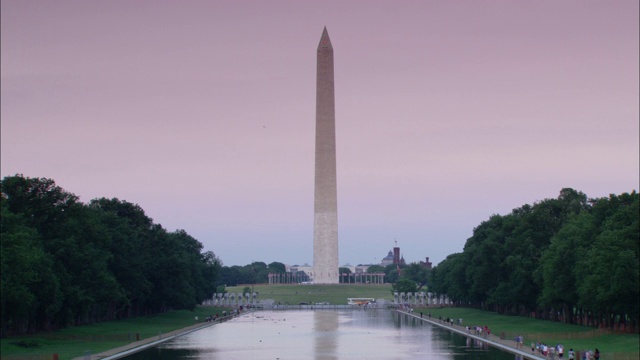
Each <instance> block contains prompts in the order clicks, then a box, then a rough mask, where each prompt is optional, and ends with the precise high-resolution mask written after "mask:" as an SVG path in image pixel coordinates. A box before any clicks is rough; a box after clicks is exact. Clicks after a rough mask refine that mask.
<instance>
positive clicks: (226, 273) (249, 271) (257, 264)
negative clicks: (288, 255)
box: [218, 261, 286, 292]
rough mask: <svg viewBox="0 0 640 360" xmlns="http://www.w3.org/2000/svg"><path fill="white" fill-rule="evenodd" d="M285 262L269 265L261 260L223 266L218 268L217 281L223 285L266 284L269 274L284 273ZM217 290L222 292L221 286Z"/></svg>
mask: <svg viewBox="0 0 640 360" xmlns="http://www.w3.org/2000/svg"><path fill="white" fill-rule="evenodd" d="M285 272H286V266H285V264H283V263H281V262H272V263H270V264H269V265H267V264H266V263H264V262H262V261H254V262H252V263H251V264H248V265H244V266H239V265H233V266H223V267H222V268H221V269H220V279H219V281H218V282H219V283H220V284H221V285H223V286H238V285H243V284H266V283H268V282H269V274H270V273H273V274H284V273H285ZM218 292H224V291H223V290H222V288H220V289H219V290H218Z"/></svg>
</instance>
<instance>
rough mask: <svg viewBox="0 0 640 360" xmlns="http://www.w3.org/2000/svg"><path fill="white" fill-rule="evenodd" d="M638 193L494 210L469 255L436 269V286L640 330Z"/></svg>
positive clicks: (567, 195)
mask: <svg viewBox="0 0 640 360" xmlns="http://www.w3.org/2000/svg"><path fill="white" fill-rule="evenodd" d="M639 218H640V210H639V196H638V194H637V193H636V192H635V191H634V192H632V193H623V194H621V195H610V196H609V197H608V198H598V199H587V196H586V195H585V194H583V193H581V192H578V191H575V190H573V189H563V190H562V191H561V192H560V195H559V196H558V198H556V199H546V200H543V201H540V202H538V203H535V204H534V205H524V206H522V207H520V208H517V209H514V210H513V211H512V212H511V213H510V214H508V215H504V216H502V215H493V216H491V217H490V218H489V220H487V221H484V222H483V223H481V224H480V225H479V226H478V227H476V228H475V229H474V231H473V235H472V236H471V238H469V239H468V240H467V242H466V244H465V246H464V250H463V252H462V253H457V254H452V255H450V256H448V257H447V258H446V259H445V260H444V261H442V262H441V263H440V264H438V265H437V266H436V267H435V268H434V269H433V270H432V272H431V275H430V285H431V286H430V291H432V292H435V293H437V294H446V295H448V296H449V298H450V299H452V300H453V301H455V303H456V304H458V305H462V306H472V307H477V308H481V309H486V310H492V311H496V312H498V313H503V314H514V315H525V316H535V317H537V318H541V319H549V320H555V321H562V322H566V323H577V324H582V325H587V326H598V327H609V328H618V327H623V328H625V329H626V330H627V331H637V329H638V328H637V325H638V316H639V315H640V314H639V308H640V306H639V305H640V301H639V288H640V284H639V278H640V274H639V264H640V258H639V250H640V226H639Z"/></svg>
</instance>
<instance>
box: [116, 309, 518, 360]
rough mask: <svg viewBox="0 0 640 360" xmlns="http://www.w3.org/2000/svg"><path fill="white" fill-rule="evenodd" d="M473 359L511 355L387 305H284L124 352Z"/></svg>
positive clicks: (144, 355) (165, 359)
mask: <svg viewBox="0 0 640 360" xmlns="http://www.w3.org/2000/svg"><path fill="white" fill-rule="evenodd" d="M126 359H127V360H141V359H161V360H169V359H171V360H176V359H242V360H244V359H279V360H287V359H292V360H294V359H295V360H298V359H316V360H320V359H322V360H325V359H326V360H339V359H358V360H360V359H456V360H460V359H469V360H470V359H474V360H478V359H480V360H483V359H486V360H489V359H491V360H502V359H505V360H507V359H509V360H513V359H514V355H512V354H509V353H506V352H503V351H500V350H498V349H495V348H491V347H488V346H486V345H484V344H481V343H477V342H474V341H470V340H469V339H467V338H466V337H464V336H461V335H458V334H454V333H452V332H451V331H449V330H446V329H441V328H439V327H436V326H432V325H429V324H427V323H423V322H422V321H420V320H419V319H415V318H412V317H409V316H406V315H402V314H398V313H396V312H393V311H387V310H375V309H368V310H353V311H350V310H339V311H338V310H315V311H305V310H289V311H259V312H256V313H253V314H245V315H243V316H241V317H239V318H236V319H233V320H231V321H228V322H226V323H222V324H217V325H214V326H211V327H208V328H206V329H202V330H199V331H197V332H194V333H191V334H187V335H185V336H181V337H179V338H176V339H174V340H171V341H168V342H166V343H163V344H162V345H160V346H158V347H156V348H153V349H148V350H145V351H142V352H139V353H137V354H134V355H131V356H129V357H127V358H126Z"/></svg>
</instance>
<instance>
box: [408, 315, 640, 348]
mask: <svg viewBox="0 0 640 360" xmlns="http://www.w3.org/2000/svg"><path fill="white" fill-rule="evenodd" d="M415 311H417V312H420V311H422V312H423V313H424V314H425V315H426V313H427V312H430V313H431V317H432V318H436V319H437V318H438V317H440V316H441V317H442V318H443V319H445V318H447V317H450V318H454V319H459V318H462V319H463V324H462V325H463V326H467V325H469V326H471V325H478V326H482V327H484V326H485V325H486V326H488V327H489V329H490V330H491V333H492V334H495V335H500V333H503V332H504V333H505V338H506V339H513V338H514V337H515V335H518V334H519V335H522V336H524V345H525V348H526V347H527V346H529V345H530V344H531V342H532V341H534V342H535V341H540V342H544V343H546V344H547V345H553V346H555V345H556V344H558V343H560V344H563V345H564V346H565V348H566V349H567V350H568V349H569V348H571V347H573V348H574V349H591V350H593V349H595V348H598V349H599V350H600V351H601V352H603V353H612V352H616V353H637V352H638V349H639V346H640V336H638V334H606V335H598V336H595V331H594V330H595V329H593V328H590V327H583V326H579V325H569V324H561V323H557V322H551V321H543V320H536V319H531V318H526V317H520V316H507V315H499V314H496V313H492V312H488V311H481V310H476V309H466V308H446V307H445V308H424V309H422V308H418V309H416V310H415ZM581 337H584V338H581Z"/></svg>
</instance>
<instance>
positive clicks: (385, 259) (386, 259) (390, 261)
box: [380, 250, 393, 267]
mask: <svg viewBox="0 0 640 360" xmlns="http://www.w3.org/2000/svg"><path fill="white" fill-rule="evenodd" d="M391 264H393V252H392V251H391V250H389V254H387V256H385V257H383V258H382V261H381V262H380V266H385V267H386V266H387V265H391Z"/></svg>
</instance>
